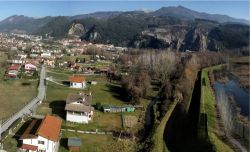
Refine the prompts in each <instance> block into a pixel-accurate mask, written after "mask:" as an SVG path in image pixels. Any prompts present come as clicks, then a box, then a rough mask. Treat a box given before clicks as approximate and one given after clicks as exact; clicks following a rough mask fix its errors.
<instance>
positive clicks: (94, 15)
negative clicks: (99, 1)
mask: <svg viewBox="0 0 250 152" xmlns="http://www.w3.org/2000/svg"><path fill="white" fill-rule="evenodd" d="M121 13H122V12H119V11H110V12H94V13H90V14H82V15H75V16H72V17H70V20H78V19H84V18H90V17H91V18H95V19H109V18H111V17H115V16H117V15H119V14H121Z"/></svg>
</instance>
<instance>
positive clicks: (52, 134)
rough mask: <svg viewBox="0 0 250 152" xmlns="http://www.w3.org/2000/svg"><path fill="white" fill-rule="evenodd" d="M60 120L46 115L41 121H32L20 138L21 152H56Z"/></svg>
mask: <svg viewBox="0 0 250 152" xmlns="http://www.w3.org/2000/svg"><path fill="white" fill-rule="evenodd" d="M61 125H62V120H61V119H60V118H57V117H54V116H50V115H46V116H45V117H44V119H43V120H39V119H33V120H32V121H31V123H30V124H29V126H28V127H27V128H26V130H25V131H24V133H23V135H22V136H21V137H20V140H21V143H22V144H21V147H20V148H19V149H20V151H23V152H57V151H58V148H59V140H60V131H61Z"/></svg>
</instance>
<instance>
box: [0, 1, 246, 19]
mask: <svg viewBox="0 0 250 152" xmlns="http://www.w3.org/2000/svg"><path fill="white" fill-rule="evenodd" d="M178 5H182V6H184V7H187V8H189V9H192V10H195V11H199V12H206V13H211V14H222V15H229V16H231V17H235V18H241V19H247V20H249V13H250V12H249V1H225V0H224V1H215V0H213V1H190V0H186V1H178V0H176V1H143V0H139V1H131V0H130V1H106V0H101V1H57V0H55V1H42V0H38V1H2V0H0V21H1V20H3V19H5V18H7V17H9V16H12V15H25V16H29V17H36V18H38V17H44V16H72V15H79V14H86V13H92V12H96V11H132V10H157V9H159V8H161V7H167V6H178Z"/></svg>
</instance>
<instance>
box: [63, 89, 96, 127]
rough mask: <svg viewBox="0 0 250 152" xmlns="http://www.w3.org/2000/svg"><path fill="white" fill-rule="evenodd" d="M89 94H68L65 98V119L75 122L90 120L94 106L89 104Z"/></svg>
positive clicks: (90, 100)
mask: <svg viewBox="0 0 250 152" xmlns="http://www.w3.org/2000/svg"><path fill="white" fill-rule="evenodd" d="M91 102H92V95H91V94H81V93H80V94H69V95H68V97H67V100H66V103H67V104H66V106H65V110H66V120H67V121H70V122H76V123H88V122H89V121H91V120H92V118H93V114H94V107H92V106H91Z"/></svg>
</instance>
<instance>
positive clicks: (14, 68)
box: [8, 64, 20, 70]
mask: <svg viewBox="0 0 250 152" xmlns="http://www.w3.org/2000/svg"><path fill="white" fill-rule="evenodd" d="M19 68H20V65H18V64H12V65H11V66H10V67H9V68H8V70H19Z"/></svg>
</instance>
